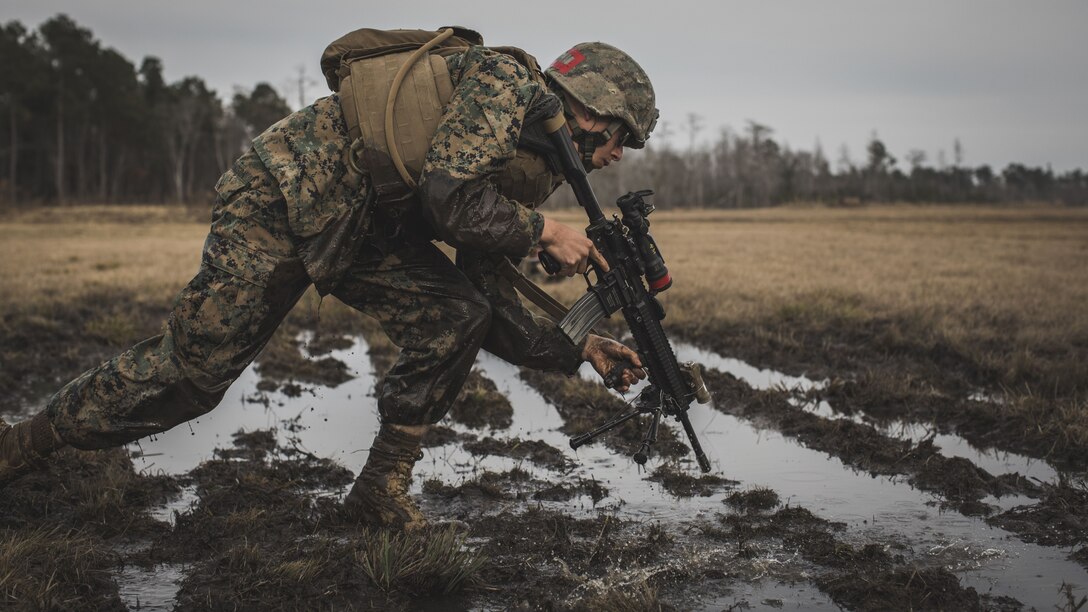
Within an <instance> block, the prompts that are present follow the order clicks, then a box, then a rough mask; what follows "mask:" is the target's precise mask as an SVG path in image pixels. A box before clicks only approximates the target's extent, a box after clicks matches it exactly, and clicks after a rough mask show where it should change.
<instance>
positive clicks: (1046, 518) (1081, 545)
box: [988, 483, 1088, 568]
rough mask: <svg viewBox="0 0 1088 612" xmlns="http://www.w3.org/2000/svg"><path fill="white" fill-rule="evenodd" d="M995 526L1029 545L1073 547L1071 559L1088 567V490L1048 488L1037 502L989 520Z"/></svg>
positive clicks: (1061, 487) (1064, 485)
mask: <svg viewBox="0 0 1088 612" xmlns="http://www.w3.org/2000/svg"><path fill="white" fill-rule="evenodd" d="M988 522H989V523H990V524H992V525H996V526H998V527H1001V528H1002V529H1007V530H1008V531H1012V532H1014V533H1016V534H1017V535H1019V536H1020V537H1021V538H1023V539H1024V540H1025V541H1028V542H1035V543H1039V544H1045V545H1047V546H1063V547H1070V548H1073V552H1072V553H1071V555H1070V557H1071V558H1072V559H1074V560H1076V561H1077V562H1078V563H1080V564H1081V565H1083V566H1084V567H1085V568H1088V488H1086V487H1085V486H1084V485H1083V484H1081V485H1070V484H1068V483H1061V484H1060V485H1059V486H1057V487H1049V488H1047V490H1046V491H1045V492H1044V493H1043V495H1042V499H1040V500H1039V502H1038V503H1036V504H1033V505H1030V506H1018V507H1016V508H1013V509H1011V510H1007V511H1005V512H1002V513H1001V514H998V515H997V516H993V517H990V519H988Z"/></svg>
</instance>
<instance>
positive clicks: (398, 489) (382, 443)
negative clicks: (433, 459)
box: [344, 424, 427, 531]
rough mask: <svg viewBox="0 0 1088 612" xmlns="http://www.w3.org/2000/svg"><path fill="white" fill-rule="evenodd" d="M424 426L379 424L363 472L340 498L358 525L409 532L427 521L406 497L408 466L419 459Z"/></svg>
mask: <svg viewBox="0 0 1088 612" xmlns="http://www.w3.org/2000/svg"><path fill="white" fill-rule="evenodd" d="M425 431H426V426H425V425H418V426H404V425H385V424H383V425H382V427H381V429H380V430H379V431H378V435H377V437H375V438H374V444H372V445H371V447H370V456H369V457H367V460H366V465H365V466H363V471H362V472H359V477H358V478H356V479H355V485H354V486H352V487H351V492H349V493H348V495H347V497H346V498H345V499H344V509H345V510H346V511H347V512H348V514H349V515H350V516H351V517H352V518H354V519H355V520H358V521H359V522H361V523H365V524H367V525H371V526H374V527H388V528H391V529H403V530H405V531H411V530H415V529H421V528H423V527H426V526H427V519H426V518H425V517H424V516H423V513H422V512H420V511H419V507H418V506H416V504H415V502H413V501H412V498H411V497H410V496H409V495H408V485H409V483H411V481H412V467H413V466H414V465H415V463H416V462H417V461H419V460H420V459H422V458H423V453H422V452H420V450H419V449H420V442H421V441H422V439H423V433H424V432H425Z"/></svg>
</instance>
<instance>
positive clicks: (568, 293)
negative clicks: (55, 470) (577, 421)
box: [0, 205, 1088, 439]
mask: <svg viewBox="0 0 1088 612" xmlns="http://www.w3.org/2000/svg"><path fill="white" fill-rule="evenodd" d="M553 214H554V215H555V216H556V217H557V218H559V219H560V220H563V221H566V222H568V223H570V224H572V225H574V226H575V227H582V226H584V225H585V218H584V215H583V214H582V213H581V212H580V211H559V212H556V213H553ZM191 217H192V214H191V213H188V212H185V211H182V212H177V211H173V212H171V211H170V210H169V209H166V210H165V211H164V209H160V208H153V207H143V208H141V207H90V208H80V209H70V210H69V209H63V210H50V211H45V212H42V211H37V212H32V213H27V214H24V215H22V216H14V217H12V216H9V217H7V218H5V219H3V220H0V296H2V298H0V316H3V317H6V318H7V320H8V322H9V325H10V324H11V321H12V320H13V319H12V317H11V316H10V315H12V313H19V315H20V317H19V318H17V319H16V321H17V322H18V323H19V324H20V325H24V324H33V325H35V326H38V327H40V328H42V329H43V330H45V332H43V333H47V332H48V330H49V329H51V327H50V326H57V325H58V323H57V321H59V320H61V319H60V318H59V317H57V316H54V315H53V312H54V311H55V309H56V308H58V305H64V304H71V303H73V302H78V301H79V300H86V299H88V298H87V296H98V297H96V298H95V299H99V300H101V297H100V296H102V295H107V296H108V295H110V294H112V293H114V292H116V293H117V294H118V295H128V296H131V299H133V300H136V301H137V302H139V304H133V305H130V306H128V307H124V308H114V309H110V308H101V309H98V310H101V312H99V311H98V310H96V309H95V304H90V305H89V306H90V307H91V309H92V312H93V314H91V315H88V316H87V317H86V318H85V320H83V321H82V323H81V329H80V330H79V332H80V333H82V334H84V335H86V336H89V337H96V338H99V339H100V342H102V343H106V344H109V345H117V344H119V343H121V342H123V341H124V340H125V339H126V338H130V337H132V336H134V335H138V332H140V331H143V332H146V331H147V329H146V328H147V327H148V324H146V323H145V324H143V325H134V324H133V322H132V320H131V317H130V316H129V315H130V312H132V310H133V309H136V308H139V307H140V304H143V305H156V306H158V307H159V308H161V309H165V308H166V307H168V305H169V303H170V301H171V299H172V297H173V295H174V294H175V293H176V291H177V290H178V289H179V288H180V287H181V286H183V285H184V283H185V282H187V281H188V279H189V278H190V277H191V276H192V275H193V274H194V273H195V272H196V270H197V267H198V265H199V260H200V248H201V245H202V241H203V238H204V235H205V233H206V227H207V226H206V224H205V223H196V222H192V221H187V220H186V219H189V218H191ZM651 221H652V222H653V233H654V235H655V237H656V239H657V241H658V243H659V245H660V246H661V248H662V251H663V252H664V254H665V256H666V258H667V261H668V264H669V266H670V268H671V270H672V272H673V275H674V277H675V279H676V284H675V285H674V287H673V288H672V289H671V290H670V291H669V292H668V293H666V294H665V295H664V297H663V302H664V304H665V306H666V309H667V310H668V311H669V319H668V321H667V323H669V324H670V325H672V326H674V329H677V330H682V331H684V332H685V333H690V332H692V331H696V332H700V333H701V334H702V335H703V337H704V338H712V337H713V336H715V334H717V330H719V329H721V330H724V329H727V328H728V329H732V330H733V332H732V336H729V335H726V334H725V332H722V333H721V334H720V336H721V337H723V338H726V342H731V341H732V340H734V339H735V338H736V336H737V334H741V333H743V334H746V335H747V336H748V338H747V341H748V342H749V343H750V344H753V345H755V344H759V343H763V344H765V345H768V346H770V345H774V346H777V347H779V349H782V348H785V349H787V350H797V351H805V350H807V351H808V352H809V353H810V354H811V357H812V359H811V360H810V361H809V362H808V364H807V365H809V366H811V364H812V363H813V362H814V361H815V362H818V363H819V362H824V363H828V364H830V365H831V366H833V367H843V362H835V360H834V357H835V353H836V351H840V349H841V347H843V346H847V345H850V344H851V343H853V345H857V346H860V345H869V346H868V350H870V354H871V355H877V356H879V355H881V354H883V353H887V352H896V351H900V352H903V353H907V354H909V353H912V352H913V353H916V354H917V359H919V360H926V359H929V360H931V365H933V366H934V367H935V368H936V369H938V370H939V369H940V368H943V367H946V365H947V364H946V363H945V362H942V361H940V360H939V359H938V357H940V356H941V355H952V356H953V357H954V361H955V363H957V364H961V365H963V369H964V371H966V372H969V373H981V374H979V375H978V376H977V377H976V378H975V379H974V380H971V381H969V382H970V384H974V385H980V384H981V385H983V386H989V387H990V388H991V389H992V390H999V389H1000V388H1001V387H1002V386H1005V387H1009V388H1012V389H1015V390H1016V392H1017V393H1027V394H1031V396H1032V397H1038V396H1040V395H1041V396H1042V397H1061V398H1064V400H1065V402H1066V403H1067V404H1069V403H1070V402H1071V405H1072V406H1073V408H1072V409H1071V410H1062V411H1058V412H1060V413H1061V414H1066V415H1068V414H1070V413H1072V414H1073V415H1080V414H1082V413H1083V412H1084V411H1085V408H1084V403H1083V397H1084V395H1085V392H1086V391H1088V369H1086V368H1088V359H1086V358H1085V356H1086V351H1088V308H1086V307H1085V304H1086V303H1088V210H1085V209H1068V208H1056V207H1042V206H1039V207H1027V208H1020V209H1007V208H995V207H974V206H957V207H937V206H933V207H928V206H927V207H919V206H907V205H889V206H873V207H867V208H860V209H849V210H845V209H827V208H819V207H802V206H798V207H783V208H775V209H762V210H751V211H676V212H670V211H661V212H658V213H656V214H655V215H654V216H653V217H652V218H651ZM547 288H548V289H549V290H551V291H553V292H554V293H555V294H557V295H558V296H559V297H561V298H562V299H563V300H564V301H567V302H568V303H569V302H571V301H573V300H574V299H576V298H577V297H578V296H580V295H581V293H582V292H583V291H584V284H583V283H582V282H581V281H580V280H579V279H574V280H570V281H568V282H565V283H558V284H549V285H547ZM316 305H317V300H316V299H315V298H314V296H313V295H309V296H307V298H306V299H304V301H303V304H302V307H301V310H300V311H296V314H295V315H293V317H292V320H295V321H298V322H302V321H310V320H313V319H314V317H315V312H316ZM104 306H105V305H104ZM320 320H321V327H322V328H323V329H328V328H332V329H339V328H357V327H358V323H357V321H358V317H357V316H356V315H355V314H354V313H352V312H350V310H349V309H348V308H346V307H344V306H343V305H341V304H338V303H336V302H335V300H325V302H324V303H323V305H322V306H321V310H320ZM64 325H70V323H65V324H64ZM3 327H4V319H0V331H3ZM134 327H135V328H138V329H134ZM737 330H742V331H739V332H738V331H737ZM874 330H875V331H874ZM851 333H852V334H854V336H853V337H848V336H849V334H851ZM874 335H879V339H878V341H872V337H873V336H874ZM813 338H815V339H816V340H813ZM814 343H815V346H813V345H814ZM820 343H822V346H821V345H820ZM711 344H713V343H711ZM857 346H855V348H857ZM3 348H4V349H5V350H7V348H8V347H3ZM717 348H719V349H721V350H723V351H725V352H728V348H729V347H728V346H727V345H718V346H717ZM781 352H782V351H781V350H780V351H779V353H778V355H780V354H781ZM840 352H841V351H840ZM862 356H863V357H864V355H862ZM768 361H769V363H767V364H766V365H777V366H779V367H786V366H787V365H788V364H783V363H780V364H776V363H774V357H769V358H768ZM1078 398H1079V399H1078ZM1020 404H1021V405H1032V404H1033V403H1032V402H1020ZM1061 418H1066V417H1061ZM1071 420H1073V421H1075V420H1076V417H1075V416H1074V417H1073V418H1072V419H1071ZM1085 429H1086V431H1085V438H1086V439H1088V428H1085ZM1078 439H1079V438H1078Z"/></svg>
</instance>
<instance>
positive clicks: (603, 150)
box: [574, 109, 624, 169]
mask: <svg viewBox="0 0 1088 612" xmlns="http://www.w3.org/2000/svg"><path fill="white" fill-rule="evenodd" d="M574 118H575V119H576V120H577V121H578V126H579V127H581V128H582V129H583V130H586V131H589V132H603V131H605V130H606V129H608V124H609V123H611V122H612V120H611V119H610V118H607V117H595V116H592V115H590V114H589V113H587V112H585V110H584V109H582V113H578V112H575V113H574ZM623 135H624V130H622V129H620V130H617V131H616V133H615V134H612V137H611V138H609V139H608V141H607V142H605V143H604V144H602V145H601V146H599V147H597V149H596V150H595V151H593V167H594V168H597V169H600V168H604V167H605V166H607V165H609V164H611V163H612V162H618V161H620V160H621V159H623V145H622V144H620V142H621V140H622V139H623Z"/></svg>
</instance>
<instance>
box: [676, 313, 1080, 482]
mask: <svg viewBox="0 0 1088 612" xmlns="http://www.w3.org/2000/svg"><path fill="white" fill-rule="evenodd" d="M673 330H674V331H675V332H677V333H678V334H679V335H680V336H682V337H684V338H687V339H689V340H690V341H692V342H694V343H696V344H699V345H703V346H707V347H709V348H710V349H712V350H715V351H718V352H720V353H722V354H727V355H733V356H737V357H739V358H741V359H744V360H745V361H747V362H749V363H752V364H754V365H757V366H760V367H770V368H774V369H776V370H780V371H783V372H786V373H789V374H793V375H802V374H803V375H807V376H809V377H810V378H814V379H820V378H826V379H829V380H831V381H832V384H831V385H829V390H828V393H827V395H826V396H825V399H834V400H836V401H834V402H832V405H833V406H834V407H835V408H836V409H837V410H842V411H845V412H855V411H864V412H866V413H869V414H873V415H874V416H876V417H877V418H884V419H888V418H909V419H913V420H917V421H924V422H936V423H938V424H939V425H940V426H941V427H942V428H943V430H944V431H955V432H956V433H957V434H959V435H961V436H963V437H965V438H967V439H968V440H970V441H971V442H972V443H973V444H975V445H976V446H978V447H982V448H987V447H996V448H1001V449H1004V450H1007V451H1012V452H1017V453H1021V454H1026V455H1029V456H1032V457H1036V458H1045V459H1047V460H1050V461H1055V462H1058V463H1059V464H1061V465H1062V466H1063V467H1064V468H1066V469H1070V470H1078V471H1084V470H1088V446H1086V445H1085V443H1084V442H1083V438H1081V439H1079V440H1072V439H1070V440H1066V439H1065V437H1066V436H1065V435H1064V434H1063V432H1062V431H1061V427H1056V426H1054V425H1052V424H1051V423H1049V422H1047V421H1048V419H1047V418H1045V417H1046V415H1049V414H1054V413H1059V412H1062V411H1067V410H1072V411H1073V412H1074V413H1076V412H1079V411H1080V410H1083V396H1084V393H1083V392H1084V385H1085V381H1088V370H1086V368H1088V358H1085V356H1083V355H1082V356H1080V357H1079V358H1078V357H1077V356H1075V355H1069V354H1065V353H1063V352H1061V351H1057V352H1055V353H1054V354H1041V353H1040V354H1032V355H1031V356H1030V358H1025V359H1021V360H1019V361H1017V362H1016V366H1017V367H1015V368H1003V367H1001V366H1000V364H996V363H993V362H991V361H988V359H987V354H988V353H999V352H1002V351H1004V350H1006V349H1007V347H1005V346H1003V345H1002V344H1000V343H997V344H995V345H993V346H982V347H978V348H977V350H976V352H975V353H974V354H967V353H965V352H964V351H963V350H962V349H957V348H955V347H952V346H950V345H949V344H948V343H947V342H946V341H944V340H942V339H940V338H934V337H932V336H933V333H932V330H931V329H929V328H927V327H926V326H925V325H924V324H923V320H922V318H905V319H902V320H892V319H866V320H856V319H855V318H849V319H842V320H839V319H836V318H834V317H832V318H831V319H830V320H808V319H807V318H805V317H803V316H802V317H799V318H798V317H792V316H791V315H790V314H789V312H788V309H785V310H784V311H783V312H781V313H779V317H778V320H775V317H773V316H772V317H770V320H768V321H764V322H761V323H750V324H739V323H724V322H721V321H708V322H703V323H695V324H687V325H681V326H677V327H675V328H673ZM979 389H1016V390H1018V392H1017V393H1015V394H1012V397H1013V398H1014V399H1015V401H1022V402H1028V403H1034V404H1038V405H1036V406H1026V407H1025V409H1024V410H1003V409H1001V406H999V405H996V404H995V403H994V402H992V401H977V400H973V399H970V398H971V397H972V396H973V395H975V394H976V392H977V391H978V390H979ZM1040 389H1042V390H1046V394H1045V396H1038V395H1035V394H1034V393H1033V391H1034V390H1040ZM1078 402H1079V403H1078ZM1076 407H1079V408H1076ZM1039 415H1043V417H1044V418H1040V417H1039ZM1055 422H1056V423H1061V422H1062V421H1061V419H1058V420H1056V421H1055Z"/></svg>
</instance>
